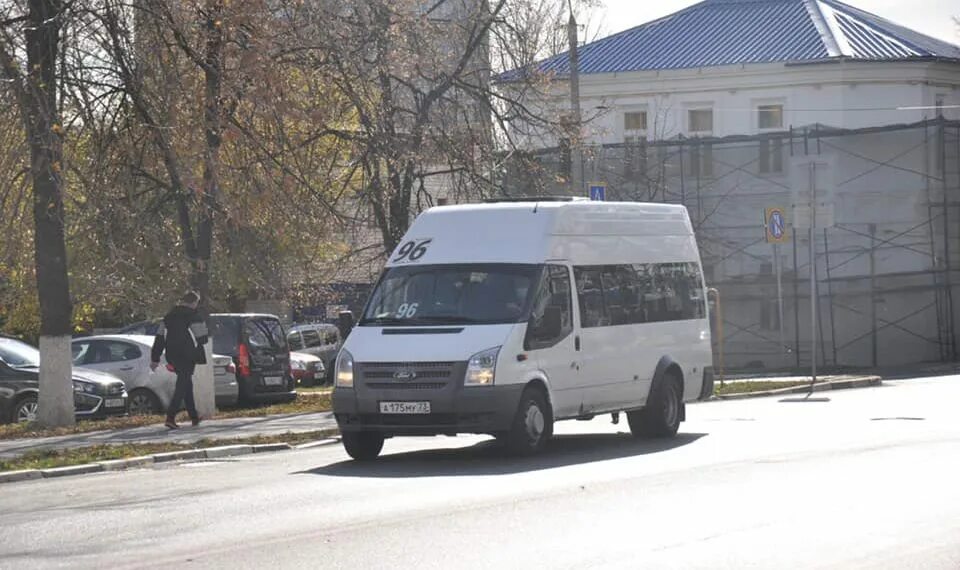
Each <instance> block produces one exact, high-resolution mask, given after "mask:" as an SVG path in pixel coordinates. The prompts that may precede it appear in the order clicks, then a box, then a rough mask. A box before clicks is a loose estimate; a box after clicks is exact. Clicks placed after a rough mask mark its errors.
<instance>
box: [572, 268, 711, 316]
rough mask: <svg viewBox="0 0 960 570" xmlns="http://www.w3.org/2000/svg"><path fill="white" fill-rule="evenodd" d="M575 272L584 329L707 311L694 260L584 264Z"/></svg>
mask: <svg viewBox="0 0 960 570" xmlns="http://www.w3.org/2000/svg"><path fill="white" fill-rule="evenodd" d="M574 272H575V276H576V280H577V290H578V292H579V295H580V314H581V321H582V326H583V327H585V328H589V327H597V326H608V325H625V324H637V323H655V322H663V321H682V320H690V319H702V318H704V317H705V315H706V306H705V304H704V298H703V285H702V278H701V275H700V270H699V267H698V265H697V264H696V263H657V264H635V265H604V266H581V267H577V268H575V269H574Z"/></svg>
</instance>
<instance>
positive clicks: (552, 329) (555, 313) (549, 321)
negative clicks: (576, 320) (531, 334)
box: [537, 306, 563, 339]
mask: <svg viewBox="0 0 960 570" xmlns="http://www.w3.org/2000/svg"><path fill="white" fill-rule="evenodd" d="M562 331H563V312H562V311H561V310H560V307H557V306H549V307H547V308H546V309H545V310H544V312H543V321H541V323H540V327H539V330H538V331H537V333H538V334H537V336H539V337H541V338H544V339H550V338H557V337H558V336H560V333H561V332H562Z"/></svg>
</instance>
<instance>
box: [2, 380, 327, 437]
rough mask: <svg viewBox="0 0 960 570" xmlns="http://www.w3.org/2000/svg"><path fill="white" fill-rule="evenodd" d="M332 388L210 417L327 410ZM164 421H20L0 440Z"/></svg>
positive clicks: (138, 418)
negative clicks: (50, 424)
mask: <svg viewBox="0 0 960 570" xmlns="http://www.w3.org/2000/svg"><path fill="white" fill-rule="evenodd" d="M331 399H332V393H331V392H329V391H328V392H326V393H322V392H316V393H311V394H310V395H309V396H305V397H302V398H301V397H298V398H297V399H296V400H294V401H293V402H284V403H282V404H271V405H266V406H260V407H256V408H224V409H221V410H219V411H218V412H217V414H216V415H215V416H213V418H210V419H215V420H219V419H227V418H260V417H264V416H272V415H279V414H309V413H315V412H329V411H330V409H331V407H332V402H331ZM186 418H187V416H186V414H185V413H181V414H180V416H178V420H182V421H188V420H187V419H186ZM162 423H163V416H162V415H161V416H126V417H118V418H108V419H104V420H83V421H79V422H77V424H76V425H74V426H72V427H68V428H56V429H46V428H43V427H41V426H40V425H39V424H37V423H33V422H31V423H20V424H5V425H0V440H7V439H19V438H25V437H49V436H55V435H71V434H77V433H89V432H92V431H103V430H117V429H127V428H135V427H142V426H149V425H156V424H162Z"/></svg>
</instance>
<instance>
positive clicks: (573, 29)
mask: <svg viewBox="0 0 960 570" xmlns="http://www.w3.org/2000/svg"><path fill="white" fill-rule="evenodd" d="M567 7H568V8H569V11H570V19H569V20H568V21H567V42H568V43H569V48H570V114H571V116H570V119H571V121H572V122H573V128H574V129H576V132H575V136H573V137H571V138H572V140H571V141H570V143H571V144H570V154H571V157H570V165H571V170H573V172H571V173H570V187H571V190H572V192H571V194H574V195H577V194H578V193H580V192H582V191H583V190H584V188H583V183H582V181H578V179H577V172H576V169H577V166H578V163H580V158H579V156H580V135H581V133H580V120H581V117H580V54H579V51H578V39H577V38H578V33H577V18H576V16H574V14H573V0H568V2H567ZM579 166H580V167H581V172H582V169H583V165H582V164H580V165H579Z"/></svg>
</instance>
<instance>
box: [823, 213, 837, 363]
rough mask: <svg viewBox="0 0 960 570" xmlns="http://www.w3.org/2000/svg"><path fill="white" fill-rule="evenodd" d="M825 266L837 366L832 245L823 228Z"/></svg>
mask: <svg viewBox="0 0 960 570" xmlns="http://www.w3.org/2000/svg"><path fill="white" fill-rule="evenodd" d="M823 255H824V261H823V265H824V267H826V268H827V295H828V296H829V297H830V344H831V345H832V346H833V365H834V366H837V321H836V317H835V316H834V313H833V278H832V277H831V276H830V243H829V241H828V240H827V228H823Z"/></svg>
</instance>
